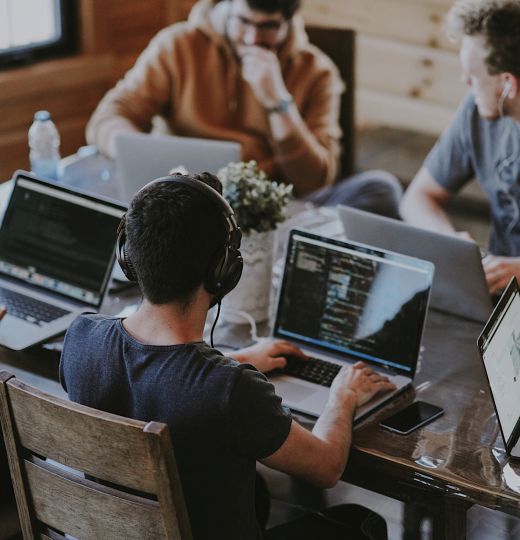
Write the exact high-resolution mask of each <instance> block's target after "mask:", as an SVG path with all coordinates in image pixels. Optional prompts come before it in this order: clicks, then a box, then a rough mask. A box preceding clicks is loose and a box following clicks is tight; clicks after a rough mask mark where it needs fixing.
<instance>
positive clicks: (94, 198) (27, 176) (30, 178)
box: [0, 171, 128, 309]
mask: <svg viewBox="0 0 520 540" xmlns="http://www.w3.org/2000/svg"><path fill="white" fill-rule="evenodd" d="M21 180H24V181H27V182H32V183H34V184H37V185H40V186H43V187H45V188H48V189H52V190H56V191H61V192H63V193H66V194H68V195H72V196H74V197H79V198H82V199H85V200H87V201H90V202H93V203H96V204H100V205H104V206H107V207H110V208H112V209H114V210H117V211H118V212H121V213H122V215H123V214H124V213H125V212H126V211H127V209H128V208H127V206H126V205H124V204H121V203H120V202H118V201H115V200H112V199H109V198H107V197H102V196H99V195H97V194H94V193H90V192H87V191H83V190H81V189H77V188H72V187H70V186H66V185H64V184H60V183H57V182H53V181H51V180H47V179H44V178H40V177H38V176H35V175H33V174H31V173H28V172H26V171H16V172H15V173H14V175H13V187H12V190H11V192H10V194H9V200H8V201H7V204H6V205H5V210H4V212H3V215H2V218H1V219H2V222H1V224H0V229H1V228H2V227H3V225H4V217H5V216H6V215H7V214H8V212H9V210H10V209H11V207H12V201H13V194H14V193H15V191H16V189H17V187H18V183H19V182H20V181H21ZM115 245H116V242H115V240H114V249H113V250H112V255H111V257H110V260H109V261H108V264H107V271H106V273H105V277H104V279H103V283H102V286H101V289H100V294H99V300H98V301H97V302H95V303H94V302H88V301H85V300H82V299H81V298H75V297H72V296H69V295H67V294H65V293H62V292H60V291H56V290H53V289H49V288H47V287H43V286H40V285H38V284H37V283H33V282H31V281H27V280H25V279H21V278H17V277H16V276H12V275H11V274H8V273H5V272H2V271H1V270H0V275H1V276H6V277H7V278H8V279H10V280H14V281H15V282H19V283H22V284H24V285H26V286H29V287H34V288H35V290H38V291H42V292H43V293H47V294H50V295H53V296H54V295H56V296H57V297H59V298H61V299H64V300H65V301H66V302H71V303H73V304H77V305H83V306H88V307H90V308H95V309H99V308H100V307H101V304H102V303H103V300H104V299H105V295H106V290H107V287H108V283H109V281H110V276H111V273H112V268H113V266H114V261H115Z"/></svg>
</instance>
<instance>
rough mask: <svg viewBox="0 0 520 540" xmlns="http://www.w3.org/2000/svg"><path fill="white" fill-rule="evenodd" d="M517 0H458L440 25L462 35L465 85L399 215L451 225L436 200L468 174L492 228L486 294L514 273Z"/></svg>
mask: <svg viewBox="0 0 520 540" xmlns="http://www.w3.org/2000/svg"><path fill="white" fill-rule="evenodd" d="M519 29H520V2H519V1H518V0H459V1H457V2H456V3H455V5H454V6H453V8H452V9H451V10H450V12H449V15H448V30H449V33H450V34H451V35H452V36H453V37H455V38H462V43H461V49H460V61H461V65H462V73H463V79H464V81H465V82H466V83H467V84H468V85H469V87H470V92H469V94H468V96H467V97H466V99H465V100H464V102H463V103H462V104H461V106H460V107H459V109H458V110H457V112H456V114H455V116H454V118H453V120H452V122H451V124H450V126H449V127H448V129H447V130H446V131H445V132H444V134H443V135H442V136H441V138H440V139H439V141H438V142H437V144H436V145H435V147H434V148H433V150H432V151H431V152H430V154H429V155H428V157H427V158H426V161H425V162H424V165H423V167H422V168H421V170H420V171H419V172H418V174H417V176H416V177H415V179H414V180H413V182H412V183H411V185H410V186H409V188H408V190H407V192H406V194H405V196H404V198H403V201H402V204H401V214H402V217H403V218H404V219H405V220H407V221H409V222H411V223H413V224H415V225H418V226H420V227H424V228H428V229H432V230H436V231H438V232H443V233H446V234H459V235H461V236H463V237H469V235H468V233H465V232H463V233H456V232H455V229H454V228H453V225H452V224H451V223H450V222H449V220H448V218H447V217H446V214H445V213H444V211H443V207H444V206H445V205H446V203H448V202H449V201H450V200H451V199H452V198H453V197H454V196H455V195H456V193H457V192H458V191H459V190H460V189H461V188H462V187H463V186H464V185H465V184H467V183H468V182H470V181H471V180H472V179H473V178H475V177H476V178H477V179H478V181H479V182H480V184H481V186H482V188H483V190H484V192H485V193H486V195H487V196H488V198H489V203H490V207H491V219H492V233H491V239H490V245H489V254H488V255H487V256H486V257H485V258H484V259H483V265H484V270H485V273H486V278H487V282H488V286H489V290H490V292H491V294H495V293H497V292H499V291H500V290H502V289H503V288H504V287H505V286H506V285H507V283H508V282H509V280H510V278H511V277H512V276H517V277H518V278H519V279H520V30H519Z"/></svg>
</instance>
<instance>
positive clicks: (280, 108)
mask: <svg viewBox="0 0 520 540" xmlns="http://www.w3.org/2000/svg"><path fill="white" fill-rule="evenodd" d="M293 103H294V99H293V97H292V96H291V95H290V94H287V96H286V97H284V98H282V99H280V101H278V103H277V104H276V105H275V106H274V107H271V108H269V109H266V112H267V114H272V113H281V114H283V113H286V112H287V111H288V110H289V107H290V106H291V105H292V104H293Z"/></svg>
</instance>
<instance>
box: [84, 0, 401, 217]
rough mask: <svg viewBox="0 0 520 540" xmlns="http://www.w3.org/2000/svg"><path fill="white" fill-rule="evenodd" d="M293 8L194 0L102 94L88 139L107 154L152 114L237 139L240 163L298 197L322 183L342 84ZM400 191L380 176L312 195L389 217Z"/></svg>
mask: <svg viewBox="0 0 520 540" xmlns="http://www.w3.org/2000/svg"><path fill="white" fill-rule="evenodd" d="M299 6H300V0H224V1H220V2H214V1H213V0H200V1H199V2H198V3H197V4H196V5H195V6H194V8H193V10H192V12H191V14H190V17H189V19H188V21H187V22H184V23H178V24H175V25H172V26H170V27H168V28H165V29H164V30H162V31H161V32H160V33H159V34H158V35H157V36H156V37H155V38H154V39H153V40H152V41H151V42H150V44H149V45H148V47H147V48H146V49H145V51H144V52H143V53H142V54H141V56H140V57H139V59H138V60H137V62H136V64H135V66H134V67H133V68H132V69H131V70H130V71H129V72H128V73H127V74H126V76H125V78H124V79H123V80H121V81H119V83H118V84H117V85H116V87H115V88H114V89H112V90H111V91H110V92H109V93H108V94H107V95H106V96H105V97H104V98H103V100H102V101H101V103H100V104H99V106H98V108H97V110H96V111H95V113H94V115H93V117H92V119H91V120H90V123H89V125H88V127H87V139H88V141H89V142H90V143H93V144H95V145H97V146H98V148H100V149H101V151H102V152H104V153H106V154H107V155H109V156H111V157H114V154H115V150H114V135H115V134H116V133H118V132H120V131H145V132H147V131H150V129H151V127H152V118H153V117H154V116H156V115H160V116H162V117H163V118H164V119H165V120H166V122H167V124H168V125H169V127H170V129H171V131H172V132H174V133H175V134H177V135H181V136H188V137H190V136H192V137H205V138H210V139H224V140H233V141H237V142H239V143H240V144H241V145H242V154H243V158H244V159H245V160H250V159H255V160H256V161H258V163H259V166H260V168H262V169H263V170H265V171H266V173H267V174H268V175H269V176H270V177H271V178H273V179H274V180H282V181H284V182H288V183H292V184H293V185H294V190H295V193H296V195H298V196H300V197H302V196H309V194H311V193H313V192H315V190H317V189H319V188H323V187H325V186H330V185H331V184H332V183H333V182H334V181H335V179H336V177H337V175H338V163H339V154H340V143H339V141H340V137H341V130H340V127H339V125H338V117H339V103H340V96H341V93H342V91H343V83H342V82H341V79H340V77H339V74H338V71H337V68H336V67H335V66H334V64H333V63H332V61H331V60H330V59H329V58H328V57H327V56H326V55H324V54H323V53H322V52H321V51H319V50H318V49H317V48H315V47H313V46H312V45H310V44H309V41H308V38H307V35H306V33H305V31H304V27H303V21H302V19H301V17H299V16H298V15H297V14H296V12H297V10H298V9H299ZM313 195H314V193H313ZM399 197H400V187H399V185H398V183H397V181H396V180H395V179H394V178H393V177H391V175H388V174H385V173H383V174H376V175H374V174H369V175H366V174H365V175H363V176H361V178H359V177H354V178H351V179H348V181H347V182H342V183H340V184H339V185H336V186H334V188H330V189H327V190H325V191H323V190H322V191H321V192H319V194H317V195H316V196H314V200H315V202H318V203H319V204H331V203H334V204H336V203H340V202H343V203H350V204H352V205H354V206H358V207H362V208H366V209H371V210H375V211H378V212H379V213H384V214H390V215H392V214H396V213H397V203H398V198H399ZM312 199H313V197H312V196H311V200H312Z"/></svg>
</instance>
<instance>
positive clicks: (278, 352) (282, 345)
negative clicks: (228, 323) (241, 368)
mask: <svg viewBox="0 0 520 540" xmlns="http://www.w3.org/2000/svg"><path fill="white" fill-rule="evenodd" d="M229 356H231V357H232V358H234V359H235V360H238V361H239V362H241V363H248V364H252V365H253V366H255V367H256V369H258V371H261V372H262V373H268V372H269V371H273V370H274V369H281V368H284V367H285V365H286V364H287V360H286V359H287V358H288V357H296V358H298V359H299V360H300V361H302V362H305V361H306V359H307V356H306V355H305V354H304V353H303V351H301V350H300V349H298V347H296V346H295V345H292V344H291V343H289V342H287V341H280V340H277V341H273V340H266V341H260V342H259V343H257V344H256V345H252V346H251V347H246V348H245V349H240V350H239V351H236V352H233V353H231V354H230V355H229Z"/></svg>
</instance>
